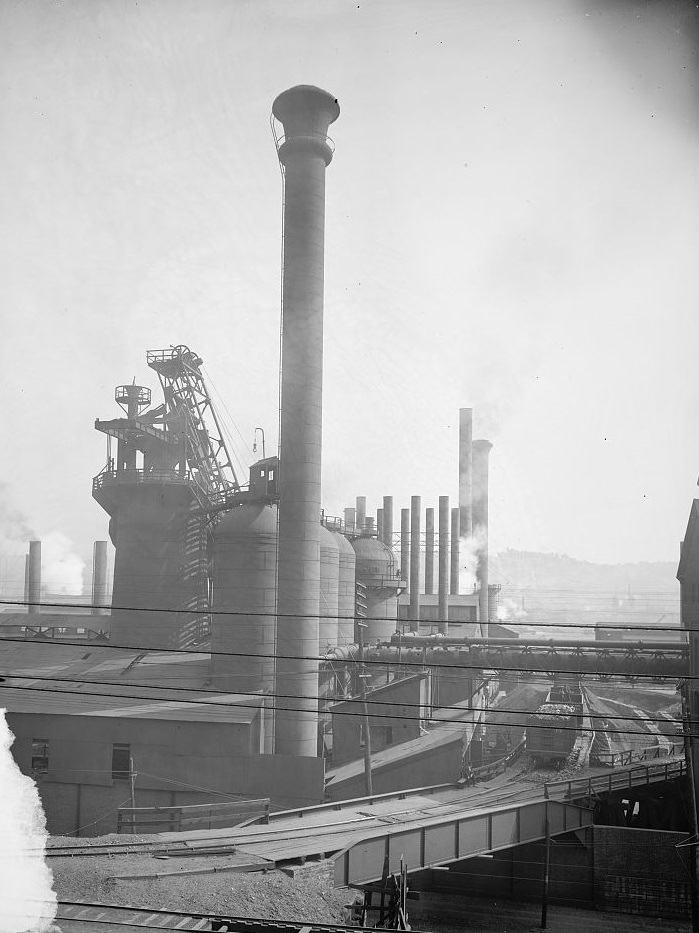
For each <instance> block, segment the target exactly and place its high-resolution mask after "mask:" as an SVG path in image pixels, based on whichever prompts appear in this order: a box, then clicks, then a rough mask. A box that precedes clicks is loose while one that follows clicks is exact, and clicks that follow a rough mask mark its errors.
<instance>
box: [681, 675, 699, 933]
mask: <svg viewBox="0 0 699 933" xmlns="http://www.w3.org/2000/svg"><path fill="white" fill-rule="evenodd" d="M680 695H681V697H682V723H683V726H684V729H683V732H684V760H685V763H686V765H687V784H688V785H689V788H688V789H689V798H690V804H691V805H690V810H689V813H690V829H691V836H690V843H689V878H690V884H691V896H692V933H699V897H698V896H697V878H698V876H699V872H697V854H698V852H699V819H698V818H697V794H696V787H695V784H694V756H693V751H694V743H693V741H692V739H693V734H692V719H691V714H690V710H691V696H690V693H689V686H688V685H687V682H686V681H685V682H684V683H683V684H682V689H681V691H680Z"/></svg>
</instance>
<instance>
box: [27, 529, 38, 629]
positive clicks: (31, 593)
mask: <svg viewBox="0 0 699 933" xmlns="http://www.w3.org/2000/svg"><path fill="white" fill-rule="evenodd" d="M28 576H29V586H28V592H27V602H28V603H29V605H28V606H27V612H28V613H29V614H30V615H34V614H36V613H38V612H41V607H40V606H39V603H40V602H41V541H30V542H29V574H28Z"/></svg>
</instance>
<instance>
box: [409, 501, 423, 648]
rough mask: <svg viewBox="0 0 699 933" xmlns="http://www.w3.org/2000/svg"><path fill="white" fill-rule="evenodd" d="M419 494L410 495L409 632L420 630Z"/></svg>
mask: <svg viewBox="0 0 699 933" xmlns="http://www.w3.org/2000/svg"><path fill="white" fill-rule="evenodd" d="M420 510H421V499H420V496H411V497H410V582H409V587H408V593H409V596H410V606H409V611H408V619H409V621H410V630H411V632H418V631H419V630H420V517H421V516H420Z"/></svg>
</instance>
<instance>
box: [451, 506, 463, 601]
mask: <svg viewBox="0 0 699 933" xmlns="http://www.w3.org/2000/svg"><path fill="white" fill-rule="evenodd" d="M460 520H461V510H460V509H452V510H451V560H450V567H449V575H450V584H449V592H450V593H451V594H452V596H458V595H459V539H460Z"/></svg>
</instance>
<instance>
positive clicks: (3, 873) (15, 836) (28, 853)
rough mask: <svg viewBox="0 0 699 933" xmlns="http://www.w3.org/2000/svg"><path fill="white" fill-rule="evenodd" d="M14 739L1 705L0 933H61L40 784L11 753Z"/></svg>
mask: <svg viewBox="0 0 699 933" xmlns="http://www.w3.org/2000/svg"><path fill="white" fill-rule="evenodd" d="M13 741H14V736H13V735H12V732H11V731H10V729H9V726H8V725H7V721H6V719H5V710H4V709H0V787H1V788H2V793H0V853H1V855H2V863H1V864H0V933H49V931H56V933H57V931H58V928H57V927H56V926H55V924H54V923H53V921H54V919H55V917H56V908H57V898H56V894H55V892H54V890H53V878H52V875H51V870H50V869H49V867H48V865H47V864H46V860H45V857H44V853H45V849H46V839H47V833H46V818H45V816H44V811H43V809H42V806H41V800H40V799H39V792H38V791H37V789H36V784H35V783H34V782H33V781H32V779H31V778H30V777H27V775H25V774H22V772H21V771H20V770H19V768H18V767H17V764H16V763H15V760H14V758H13V757H12V753H11V751H10V748H11V747H12V743H13Z"/></svg>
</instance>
